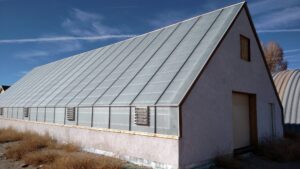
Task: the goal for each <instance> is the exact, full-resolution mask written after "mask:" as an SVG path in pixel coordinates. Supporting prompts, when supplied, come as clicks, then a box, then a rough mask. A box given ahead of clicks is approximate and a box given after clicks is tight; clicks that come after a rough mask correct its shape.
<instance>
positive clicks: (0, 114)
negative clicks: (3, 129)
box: [0, 107, 3, 116]
mask: <svg viewBox="0 0 300 169" xmlns="http://www.w3.org/2000/svg"><path fill="white" fill-rule="evenodd" d="M0 116H3V108H2V107H0Z"/></svg>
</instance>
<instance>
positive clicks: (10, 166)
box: [0, 143, 37, 169]
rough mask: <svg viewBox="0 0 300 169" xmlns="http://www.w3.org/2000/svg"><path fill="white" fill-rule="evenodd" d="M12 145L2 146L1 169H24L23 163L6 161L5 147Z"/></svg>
mask: <svg viewBox="0 0 300 169" xmlns="http://www.w3.org/2000/svg"><path fill="white" fill-rule="evenodd" d="M9 144H11V143H6V144H0V169H23V167H22V166H23V165H24V163H23V162H22V161H15V160H10V159H6V158H5V156H4V152H5V147H6V146H8V145H9ZM36 168H37V167H33V166H27V167H26V169H36Z"/></svg>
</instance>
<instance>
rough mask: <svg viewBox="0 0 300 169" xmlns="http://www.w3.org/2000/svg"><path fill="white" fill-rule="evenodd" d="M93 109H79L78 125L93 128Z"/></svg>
mask: <svg viewBox="0 0 300 169" xmlns="http://www.w3.org/2000/svg"><path fill="white" fill-rule="evenodd" d="M91 122H92V108H79V111H78V125H79V126H88V127H91Z"/></svg>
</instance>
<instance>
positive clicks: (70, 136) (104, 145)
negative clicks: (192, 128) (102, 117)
mask: <svg viewBox="0 0 300 169" xmlns="http://www.w3.org/2000/svg"><path fill="white" fill-rule="evenodd" d="M7 127H13V128H15V129H17V130H20V131H33V132H37V133H39V134H45V133H49V134H50V136H52V137H53V138H56V139H57V140H58V141H60V142H71V143H75V144H77V145H79V146H81V147H82V148H83V149H84V150H87V151H90V152H94V153H99V154H105V155H109V156H114V157H117V158H121V159H124V160H127V161H131V162H133V163H136V164H143V165H146V166H151V167H154V168H177V167H178V139H173V138H162V137H153V136H146V135H138V134H128V133H118V132H110V131H101V130H96V129H91V128H87V127H78V126H64V125H58V124H52V123H40V122H32V121H27V120H17V119H5V118H0V128H7Z"/></svg>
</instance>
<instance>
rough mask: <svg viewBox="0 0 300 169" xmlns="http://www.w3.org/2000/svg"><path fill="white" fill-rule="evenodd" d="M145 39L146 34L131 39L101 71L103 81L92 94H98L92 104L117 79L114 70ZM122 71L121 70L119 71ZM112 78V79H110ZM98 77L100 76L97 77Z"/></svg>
mask: <svg viewBox="0 0 300 169" xmlns="http://www.w3.org/2000/svg"><path fill="white" fill-rule="evenodd" d="M143 39H144V36H140V37H137V38H135V39H133V40H132V41H131V43H129V44H128V46H126V48H124V50H122V52H121V53H120V54H119V55H118V56H117V57H116V59H114V60H113V61H112V62H111V64H110V65H109V66H108V67H107V68H106V69H104V70H103V72H101V76H100V77H99V80H100V79H102V80H101V82H100V83H99V85H98V86H97V88H96V89H95V90H94V91H93V92H92V93H91V94H90V95H91V96H97V97H96V99H95V100H93V103H92V105H94V104H95V102H96V101H97V99H98V98H99V97H100V96H102V94H103V93H104V92H105V90H106V89H107V88H108V87H110V85H111V83H112V81H113V79H116V77H117V75H116V74H113V72H114V71H115V70H116V69H117V68H118V67H119V66H120V64H121V63H122V61H124V59H127V58H128V55H129V54H130V53H131V52H132V51H133V50H134V49H135V48H136V47H137V46H138V45H139V44H140V42H141V41H142V40H143ZM119 73H120V72H119ZM110 78H112V79H110ZM97 79H98V77H97Z"/></svg>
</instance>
